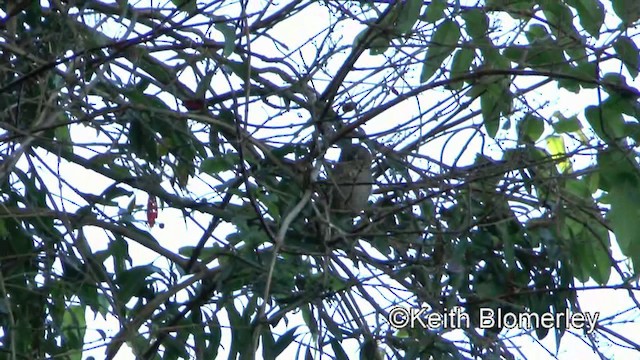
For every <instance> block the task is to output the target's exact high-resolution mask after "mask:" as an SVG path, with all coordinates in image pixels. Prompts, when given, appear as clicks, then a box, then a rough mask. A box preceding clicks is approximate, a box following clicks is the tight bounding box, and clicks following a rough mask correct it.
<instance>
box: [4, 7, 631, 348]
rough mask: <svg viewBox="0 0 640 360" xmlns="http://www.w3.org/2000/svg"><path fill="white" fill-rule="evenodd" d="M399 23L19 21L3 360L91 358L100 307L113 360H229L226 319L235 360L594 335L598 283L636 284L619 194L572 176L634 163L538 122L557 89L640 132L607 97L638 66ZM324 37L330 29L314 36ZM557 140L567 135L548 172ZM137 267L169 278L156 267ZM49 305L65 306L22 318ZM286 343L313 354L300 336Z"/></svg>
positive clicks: (502, 12) (508, 36) (475, 15)
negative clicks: (606, 69)
mask: <svg viewBox="0 0 640 360" xmlns="http://www.w3.org/2000/svg"><path fill="white" fill-rule="evenodd" d="M387 3H389V2H382V1H380V2H373V4H369V5H363V4H360V3H359V2H355V1H340V2H338V1H324V2H314V1H291V2H287V3H286V4H281V5H274V4H272V3H271V2H264V3H262V2H251V3H249V2H222V1H213V2H209V3H207V4H196V3H195V2H191V1H187V2H183V3H181V5H180V6H179V7H178V8H176V7H175V6H173V5H172V4H170V3H167V4H165V5H163V6H159V7H154V8H143V7H141V6H139V5H134V4H133V3H131V4H128V3H126V2H116V3H107V2H100V1H93V0H89V1H76V2H71V1H69V2H68V1H59V2H52V4H51V5H50V6H49V7H42V8H40V7H39V6H37V5H31V6H27V5H26V3H25V4H21V5H20V4H19V5H15V6H16V7H14V8H12V9H9V8H7V9H5V10H6V11H4V13H5V15H6V16H5V19H4V21H3V26H4V28H3V30H4V31H3V33H2V36H3V40H2V42H1V43H0V47H1V48H2V57H3V64H4V65H3V67H2V68H1V69H0V77H1V78H0V80H1V84H0V89H1V91H2V97H1V98H0V101H1V102H2V104H1V105H2V107H1V108H2V109H3V110H2V113H1V114H2V119H3V120H2V124H1V126H2V128H3V129H4V133H2V134H1V135H0V136H2V139H3V142H2V143H3V147H2V156H3V164H4V165H3V166H2V167H0V176H1V178H2V179H3V183H2V184H1V186H2V193H3V197H2V201H3V204H2V206H3V209H4V210H3V211H2V212H1V214H2V217H1V221H2V222H1V224H2V226H0V237H1V238H2V239H3V240H2V241H3V245H2V246H3V247H4V246H6V247H7V248H8V249H10V251H8V252H7V253H6V254H3V257H2V258H1V259H0V264H2V278H1V279H0V283H1V284H2V285H3V286H2V287H0V291H2V295H3V296H4V297H5V298H6V299H9V300H10V303H7V305H6V306H7V307H8V308H10V309H12V310H11V311H10V312H9V314H11V315H12V316H11V317H8V319H9V320H7V321H5V322H3V324H9V325H7V326H5V327H4V328H3V330H4V337H3V338H2V345H3V346H4V349H6V350H7V351H9V352H11V353H13V354H20V355H21V356H25V357H31V358H39V357H44V356H45V354H46V355H47V356H51V355H53V354H56V353H62V352H65V351H72V350H77V349H79V348H82V346H83V339H82V337H83V336H84V332H79V333H70V332H68V331H67V332H65V331H58V330H53V329H54V328H55V329H59V328H60V327H47V326H45V323H47V324H48V323H55V324H63V323H64V324H65V325H69V324H72V325H74V326H75V327H76V328H78V329H83V328H84V324H85V323H84V308H85V306H89V307H90V308H91V310H93V311H95V312H99V313H102V314H106V313H109V314H110V316H112V317H113V318H115V319H117V321H118V325H119V327H120V331H119V332H118V334H117V335H116V336H115V337H114V338H113V340H112V339H106V343H108V346H107V349H108V356H109V357H111V358H113V357H115V356H116V354H117V353H118V350H119V349H120V346H121V345H122V343H124V342H128V343H129V345H130V346H131V347H132V348H133V350H134V352H135V354H136V355H137V356H139V357H141V358H153V357H154V356H155V355H156V353H157V352H158V351H159V349H161V350H162V351H161V352H162V353H163V354H164V355H165V356H167V357H170V356H173V355H175V356H182V357H189V356H192V357H195V358H211V357H212V356H214V357H215V354H216V353H217V352H218V345H219V344H220V341H221V340H220V338H219V334H220V333H221V331H222V330H221V329H224V325H221V319H225V321H227V322H228V323H229V324H230V326H231V329H232V332H231V333H232V337H231V340H229V339H227V340H225V341H229V342H230V343H231V347H230V350H229V351H230V352H231V353H232V354H233V353H244V352H246V354H249V355H251V354H252V353H251V352H252V351H253V350H255V349H253V350H252V349H251V348H252V347H251V346H245V345H248V343H244V342H243V341H245V340H244V339H246V338H253V339H254V340H255V339H257V340H260V341H259V344H260V345H261V347H262V349H263V352H264V356H266V357H269V356H275V355H277V354H278V351H282V350H284V348H285V347H286V345H288V344H289V343H290V342H291V341H292V340H293V339H294V334H296V335H297V338H296V340H297V341H300V342H302V343H304V345H305V346H307V347H308V348H309V349H310V350H309V351H315V352H316V353H318V354H323V353H325V352H327V351H331V352H333V353H334V354H336V356H338V355H337V354H339V353H340V349H341V345H340V343H341V342H344V344H348V341H349V339H354V340H357V341H358V342H360V343H361V345H362V347H361V349H362V351H363V352H364V353H365V355H366V356H368V357H371V358H373V356H374V355H375V354H376V353H377V351H379V350H381V349H382V350H381V351H386V352H387V353H388V354H395V355H398V354H400V353H402V354H404V355H406V356H408V357H410V355H417V354H419V353H422V354H430V355H431V356H434V357H438V356H445V355H444V354H450V355H451V356H457V357H463V356H469V357H470V356H475V355H483V356H484V355H486V356H488V355H489V354H502V355H503V356H507V357H508V356H511V355H510V350H509V349H507V347H506V345H505V344H504V343H502V342H501V341H500V339H499V337H498V336H497V334H499V333H500V330H502V329H499V328H496V329H490V331H485V332H481V333H479V332H477V331H476V330H473V329H470V330H468V331H466V332H465V333H464V335H465V336H466V337H467V339H468V341H469V343H470V345H469V346H457V345H454V344H455V343H454V342H453V341H452V340H451V339H450V338H447V336H442V334H443V333H444V334H447V333H448V332H449V330H451V329H440V330H439V331H442V332H441V333H437V332H428V331H427V332H425V331H423V330H420V331H418V330H411V331H407V333H406V334H401V333H398V332H397V331H395V330H394V329H392V328H390V327H389V325H388V324H387V323H386V322H384V321H383V320H382V319H383V318H384V317H385V316H387V315H388V313H389V310H390V309H391V308H392V306H394V305H403V306H413V307H420V306H429V307H430V308H431V309H432V311H436V312H442V311H445V310H446V309H449V308H451V307H453V306H456V305H461V306H463V307H464V309H465V310H466V311H468V312H469V313H472V314H473V313H476V312H477V309H478V307H490V308H494V309H495V308H500V309H504V310H509V311H513V312H522V311H532V312H544V311H550V310H553V311H557V312H562V311H564V309H566V308H570V309H572V310H576V309H578V308H577V303H576V297H575V291H574V290H575V285H574V277H577V278H578V279H580V280H583V281H585V280H587V279H589V278H592V279H594V280H595V281H597V282H599V283H605V282H606V281H607V280H608V278H609V272H610V270H611V268H613V269H614V271H616V272H618V273H619V275H620V277H621V278H625V276H626V275H625V274H624V269H622V268H620V267H617V265H616V266H614V265H613V264H615V260H616V259H613V257H612V255H611V252H610V250H609V247H610V244H609V237H608V233H607V231H608V230H610V229H611V224H609V222H608V221H606V220H605V218H604V217H603V215H602V214H603V209H600V208H599V207H598V204H597V203H596V201H594V200H593V197H592V194H593V193H594V192H595V190H594V189H592V187H593V186H596V187H597V186H598V185H597V184H595V185H594V183H593V181H596V180H593V179H592V178H591V177H590V176H592V174H594V173H597V172H598V168H596V167H595V166H592V165H591V164H588V165H584V163H585V161H581V163H580V164H575V165H572V164H571V161H575V160H576V159H579V158H580V156H585V157H588V156H593V155H594V154H596V153H598V152H599V151H600V150H602V149H604V148H605V145H606V146H608V148H609V149H614V150H615V154H614V155H612V157H613V158H615V159H618V160H619V159H620V158H621V157H622V155H620V154H626V153H627V152H628V150H629V149H630V148H631V147H632V146H631V145H633V141H632V140H628V139H627V140H623V139H621V138H623V137H624V136H623V135H624V133H623V132H621V131H620V130H619V129H618V128H615V127H614V126H613V125H611V126H609V125H601V126H600V127H597V126H596V125H594V124H593V123H591V125H592V126H593V127H594V132H595V136H591V137H590V138H589V139H588V140H589V141H585V139H584V137H585V135H584V132H582V130H580V129H579V128H577V129H576V128H573V127H575V125H576V124H579V122H578V120H577V118H564V117H561V116H559V115H555V116H551V115H550V114H549V111H547V110H548V109H547V107H548V104H545V103H543V102H541V101H539V100H538V99H537V97H538V96H540V95H541V93H543V92H544V91H548V89H549V88H548V84H549V83H559V84H560V86H562V87H563V88H566V89H570V90H571V89H573V90H576V91H577V90H580V89H584V88H596V89H597V90H598V104H597V105H598V106H599V107H598V109H599V110H594V111H593V113H592V115H594V118H595V117H596V115H597V114H598V111H600V118H602V117H603V116H602V113H603V112H606V115H608V116H610V115H611V111H613V110H612V109H613V108H615V106H619V107H620V108H623V109H626V110H624V111H627V110H628V111H627V112H625V113H624V114H625V115H630V113H631V112H632V111H631V110H629V109H633V106H631V105H629V103H628V101H630V100H629V99H630V98H633V97H634V96H637V92H634V91H633V89H632V88H630V87H629V86H627V85H626V84H625V83H624V81H623V80H624V79H621V78H619V77H611V76H610V77H601V76H600V70H599V69H600V67H602V66H604V65H605V63H606V61H608V60H613V61H616V60H620V56H618V57H616V56H614V55H612V56H603V55H602V54H605V53H606V54H608V55H610V54H609V53H608V52H609V50H610V48H611V44H599V43H598V44H596V43H593V44H592V43H589V44H587V45H585V44H583V43H582V42H581V39H582V38H583V37H584V36H585V35H586V34H587V32H589V34H590V31H591V30H590V29H581V30H580V31H578V30H576V29H575V28H574V26H573V25H566V24H567V23H569V24H571V21H569V20H572V19H569V20H567V19H564V20H567V21H564V20H563V18H562V17H559V16H558V14H566V12H564V8H560V9H559V10H558V9H557V8H553V6H552V5H549V4H546V5H539V6H538V5H536V6H530V7H527V6H520V7H517V6H516V7H510V6H501V5H499V4H498V5H497V4H489V5H487V7H482V6H479V5H473V4H463V5H462V6H452V5H448V6H444V7H443V8H441V9H440V10H438V8H437V6H438V4H441V5H442V4H443V3H442V2H438V1H433V2H431V3H430V4H431V5H429V6H426V5H425V6H423V4H422V3H421V2H417V1H407V2H403V3H397V4H394V5H388V4H387ZM196 5H197V6H196ZM445 5H446V4H445ZM278 6H280V7H278ZM558 6H564V7H566V5H564V4H562V5H558ZM409 7H412V8H411V9H410V10H411V11H409V10H407V9H409ZM317 14H323V16H326V21H327V22H326V24H325V23H320V22H318V23H317V24H316V23H310V22H308V21H306V22H305V19H308V17H310V16H313V17H314V18H315V17H317ZM418 14H419V16H418ZM569 14H571V13H569ZM507 15H508V16H507ZM499 22H502V23H501V24H502V28H500V27H499V26H498V25H497V24H498V23H499ZM301 24H305V25H306V26H301ZM407 24H409V25H407ZM509 26H513V28H509ZM518 29H520V30H522V31H523V32H524V35H513V34H514V33H515V31H516V30H518ZM518 31H519V30H518ZM603 31H608V30H603ZM609 32H610V33H612V34H613V33H615V31H614V30H611V31H609ZM629 36H631V35H629ZM559 49H560V50H559ZM563 51H564V53H563ZM616 51H618V50H617V48H616ZM594 58H595V59H596V60H593V59H594ZM622 63H623V64H625V65H626V63H625V61H624V59H623V61H622ZM585 69H586V70H585ZM604 92H606V93H607V94H608V95H609V97H608V98H607V99H606V101H605V99H604V98H603V96H602V95H603V93H604ZM614 95H615V96H617V97H615V96H614ZM612 99H613V100H612ZM607 101H608V103H607ZM614 101H617V102H615V103H613V102H614ZM612 103H613V104H612ZM614 105H615V106H614ZM614 115H618V114H614ZM619 116H620V118H622V114H621V113H620V114H619ZM588 120H589V121H591V120H590V119H588ZM552 123H553V124H552ZM558 123H562V126H565V128H564V129H565V130H566V131H560V130H558V125H557V124H558ZM551 125H553V126H551ZM554 126H555V127H554ZM572 126H573V127H572ZM567 127H569V129H568V130H567ZM543 132H544V134H545V136H547V135H548V134H549V133H551V132H556V133H554V134H553V135H558V134H562V135H558V136H556V137H547V138H546V139H547V141H546V144H547V145H546V146H545V145H544V144H545V142H544V141H540V140H541V139H543V137H542V135H543ZM363 134H365V135H363ZM560 138H562V139H564V141H565V142H561V141H560V140H559V139H560ZM355 139H357V140H355ZM599 140H600V141H599ZM352 141H357V142H359V143H360V144H362V145H364V146H366V147H367V148H368V149H370V150H371V151H372V152H373V153H374V161H373V163H372V164H371V165H372V167H373V171H374V174H375V177H374V184H373V185H374V194H373V195H372V196H371V198H370V199H369V200H370V205H369V207H368V208H367V209H366V211H364V212H363V213H361V214H357V215H358V216H355V217H354V221H353V223H351V222H349V221H345V220H344V219H340V218H339V217H335V216H334V215H332V214H331V211H330V210H331V209H329V206H328V202H327V200H326V197H327V193H330V191H331V187H332V186H333V185H332V183H331V181H330V179H328V176H327V173H328V172H329V170H330V169H331V168H332V166H333V165H332V162H333V160H334V159H335V158H336V153H337V151H336V150H337V147H340V146H343V145H344V144H346V143H350V142H352ZM565 146H566V147H567V148H569V149H568V150H566V149H565ZM616 156H617V157H616ZM625 156H626V155H625ZM587 162H588V161H587ZM572 166H576V168H572ZM67 174H74V175H67ZM75 174H78V175H75ZM78 177H79V178H78ZM93 178H95V181H94V180H93ZM85 179H92V180H89V181H90V184H86V183H83V181H82V180H85ZM87 185H89V186H87ZM596 189H597V188H596ZM600 189H602V190H604V191H608V190H607V189H605V188H603V187H600ZM147 199H157V200H158V203H159V204H160V213H161V217H160V220H162V221H163V222H166V223H167V227H168V228H167V229H166V230H165V233H166V232H168V231H169V230H171V231H175V232H176V233H177V232H178V231H180V230H179V229H178V227H181V226H184V225H186V226H187V229H188V231H186V232H185V234H186V235H184V236H180V237H179V238H178V239H173V243H167V242H166V241H160V238H162V236H165V235H162V234H163V232H162V231H160V230H157V228H154V229H153V230H152V229H150V227H152V226H153V221H155V218H154V220H153V221H150V220H148V219H147V220H146V221H145V216H144V215H145V213H146V214H147V215H148V214H149V213H150V211H151V209H150V208H149V207H150V205H148V204H152V203H153V202H152V201H151V200H149V201H147ZM165 214H166V215H165ZM176 218H179V219H176ZM9 234H10V235H11V236H9ZM174 236H175V235H174ZM585 238H588V239H589V240H584V239H585ZM180 241H184V242H183V243H176V242H180ZM585 242H586V243H587V244H588V246H586V245H584V244H585ZM134 244H138V245H139V246H140V247H138V248H136V249H145V251H149V253H152V255H151V256H152V257H153V259H155V260H148V259H146V260H145V259H134V263H136V264H139V262H138V261H142V263H144V265H141V266H136V267H133V266H132V263H131V259H130V257H132V258H135V257H136V256H134V255H136V252H135V251H133V249H134V246H138V245H134ZM178 249H180V251H179V253H178V254H176V253H175V251H177V250H178ZM585 249H586V250H585ZM581 259H582V260H581ZM585 259H587V260H585ZM589 261H591V262H590V263H589ZM585 263H589V264H590V265H588V266H587V265H585ZM594 263H596V266H593V264H594ZM152 264H157V267H156V266H152ZM598 266H599V267H598ZM16 279H18V280H16ZM53 288H55V289H59V290H58V292H57V293H56V294H57V295H56V294H54V292H51V293H48V292H47V291H48V290H45V289H53ZM31 293H37V294H38V296H41V297H43V299H44V298H48V297H49V298H48V299H49V301H48V302H46V301H45V302H39V303H37V304H36V305H34V306H33V307H31V308H28V309H22V308H21V307H20V306H17V304H20V303H21V302H23V301H24V300H25V299H26V298H27V297H28V296H29V295H28V294H31ZM8 295H10V296H8ZM381 299H385V301H382V300H381ZM68 304H73V305H74V306H73V307H71V309H72V310H73V311H75V312H74V313H73V314H74V315H73V316H70V315H68V314H69V313H70V312H69V311H67V312H66V313H65V311H64V309H65V307H66V306H67V305H68ZM260 310H261V311H262V312H261V311H260ZM298 312H300V313H302V315H303V316H302V320H301V319H299V318H297V319H296V317H295V316H294V315H293V314H295V313H298ZM79 314H81V315H79ZM221 314H224V315H225V316H224V317H223V316H222V315H221ZM27 315H28V316H27ZM22 318H24V319H27V320H21V319H22ZM70 319H71V320H70ZM284 319H286V320H287V321H297V322H300V323H304V325H305V329H306V330H305V331H300V332H297V333H296V329H293V330H292V331H289V329H286V330H283V331H281V329H282V324H283V322H282V320H284ZM21 321H27V322H28V323H29V324H28V325H25V326H22V327H21V326H19V325H22V323H20V322H21ZM474 321H475V319H474ZM472 325H477V324H472ZM20 329H27V330H20ZM21 331H22V332H23V333H21ZM139 331H140V334H142V335H139V333H138V332H139ZM274 334H279V335H281V334H285V335H282V336H281V337H279V338H277V339H274ZM545 334H546V333H545V332H544V330H543V329H537V335H538V336H540V337H542V336H544V335H545ZM306 335H312V336H311V337H309V336H306ZM305 336H306V337H305ZM31 338H34V339H41V340H43V341H42V342H38V341H36V340H34V341H32V342H25V341H24V340H20V339H31ZM45 339H46V340H47V341H49V340H51V339H62V342H61V344H62V345H60V346H58V345H53V344H54V342H51V341H52V340H51V341H50V342H48V343H47V342H46V341H44V340H45ZM280 339H283V340H280ZM311 339H312V340H311ZM176 344H180V346H176ZM185 345H186V348H185ZM631 346H635V345H633V344H632V345H631ZM346 348H347V346H346V345H345V349H346ZM329 349H330V350H329ZM27 353H28V354H27ZM425 356H426V355H425Z"/></svg>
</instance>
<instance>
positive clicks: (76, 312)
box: [61, 306, 87, 360]
mask: <svg viewBox="0 0 640 360" xmlns="http://www.w3.org/2000/svg"><path fill="white" fill-rule="evenodd" d="M61 328H62V333H63V334H64V343H65V345H66V346H67V348H68V349H69V350H71V351H72V352H71V354H70V355H71V356H72V357H71V358H72V359H78V360H80V359H82V346H83V344H84V334H85V332H86V330H87V323H86V320H85V307H84V306H69V307H67V308H66V309H65V312H64V315H63V317H62V324H61Z"/></svg>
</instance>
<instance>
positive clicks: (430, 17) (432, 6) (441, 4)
mask: <svg viewBox="0 0 640 360" xmlns="http://www.w3.org/2000/svg"><path fill="white" fill-rule="evenodd" d="M447 6H449V5H448V4H447V0H433V1H431V3H429V5H427V9H426V10H425V12H424V15H423V17H424V20H425V21H426V22H430V23H436V22H438V20H440V19H442V18H444V10H445V9H446V8H447Z"/></svg>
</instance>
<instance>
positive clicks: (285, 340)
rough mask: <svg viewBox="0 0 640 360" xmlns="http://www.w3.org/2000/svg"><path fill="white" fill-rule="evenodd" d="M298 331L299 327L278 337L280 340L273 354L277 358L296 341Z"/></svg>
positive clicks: (277, 341)
mask: <svg viewBox="0 0 640 360" xmlns="http://www.w3.org/2000/svg"><path fill="white" fill-rule="evenodd" d="M297 330H298V327H297V326H296V327H294V328H293V329H291V330H289V331H287V332H286V333H284V334H282V335H280V336H279V337H278V340H276V342H275V344H274V347H273V352H274V354H275V355H276V356H278V355H280V354H282V352H283V351H284V350H285V349H286V348H287V347H288V346H289V345H290V344H291V343H292V342H293V341H294V340H295V339H296V336H297V335H296V331H297ZM274 358H275V357H274Z"/></svg>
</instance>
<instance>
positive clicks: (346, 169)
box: [330, 144, 373, 215]
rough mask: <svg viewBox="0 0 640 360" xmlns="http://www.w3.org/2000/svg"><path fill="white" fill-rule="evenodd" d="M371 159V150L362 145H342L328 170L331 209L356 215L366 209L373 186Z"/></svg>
mask: <svg viewBox="0 0 640 360" xmlns="http://www.w3.org/2000/svg"><path fill="white" fill-rule="evenodd" d="M372 161H373V156H372V155H371V152H370V151H369V150H368V149H367V148H365V147H364V146H362V145H359V144H346V145H343V146H342V149H341V152H340V158H339V159H338V162H337V163H336V164H335V165H334V166H333V168H332V169H331V172H330V180H331V183H332V188H331V209H332V210H334V211H336V212H341V213H348V214H350V215H356V214H359V213H361V212H362V211H363V210H365V209H366V206H367V203H368V201H369V195H371V190H372V188H373V185H372V183H373V174H372V171H371V164H372Z"/></svg>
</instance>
